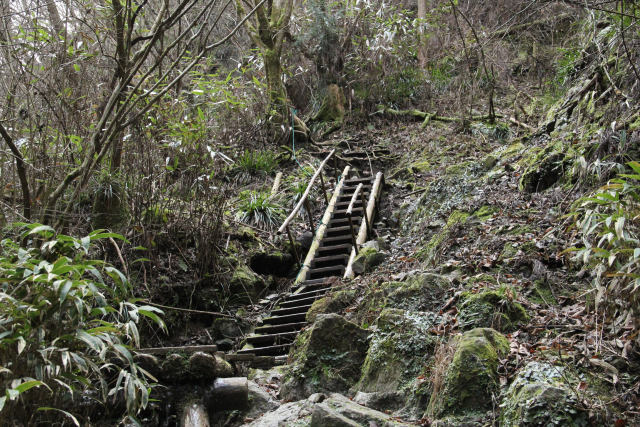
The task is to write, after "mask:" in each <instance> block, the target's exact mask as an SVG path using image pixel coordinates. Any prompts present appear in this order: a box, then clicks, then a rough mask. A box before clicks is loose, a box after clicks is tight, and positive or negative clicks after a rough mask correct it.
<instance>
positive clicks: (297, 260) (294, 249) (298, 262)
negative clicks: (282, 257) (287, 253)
mask: <svg viewBox="0 0 640 427" xmlns="http://www.w3.org/2000/svg"><path fill="white" fill-rule="evenodd" d="M286 230H287V235H288V236H289V243H291V247H292V248H293V255H294V256H295V257H296V264H298V268H300V267H301V265H300V255H298V248H296V242H295V241H294V240H293V236H292V235H291V230H290V229H289V226H288V225H287V228H286Z"/></svg>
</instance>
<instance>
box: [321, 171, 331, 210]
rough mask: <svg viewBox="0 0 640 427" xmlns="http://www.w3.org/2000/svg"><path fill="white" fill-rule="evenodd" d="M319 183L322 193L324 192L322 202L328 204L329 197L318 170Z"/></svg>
mask: <svg viewBox="0 0 640 427" xmlns="http://www.w3.org/2000/svg"><path fill="white" fill-rule="evenodd" d="M320 185H322V194H324V202H325V203H326V204H327V206H329V198H328V197H327V189H326V188H325V187H324V177H323V176H322V172H320Z"/></svg>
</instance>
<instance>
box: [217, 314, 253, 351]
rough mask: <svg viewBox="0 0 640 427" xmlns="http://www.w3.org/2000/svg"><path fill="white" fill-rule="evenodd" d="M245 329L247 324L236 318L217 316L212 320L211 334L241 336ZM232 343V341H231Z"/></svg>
mask: <svg viewBox="0 0 640 427" xmlns="http://www.w3.org/2000/svg"><path fill="white" fill-rule="evenodd" d="M246 330H247V324H245V323H244V322H243V321H241V320H238V319H231V318H226V317H218V318H217V319H215V320H214V321H213V331H212V332H213V335H214V336H216V337H217V336H223V337H225V338H236V337H241V336H243V335H244V334H245V332H246ZM231 345H233V341H231Z"/></svg>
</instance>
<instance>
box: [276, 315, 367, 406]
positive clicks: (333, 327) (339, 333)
mask: <svg viewBox="0 0 640 427" xmlns="http://www.w3.org/2000/svg"><path fill="white" fill-rule="evenodd" d="M367 348H368V332H367V331H366V330H365V329H361V328H360V327H358V326H357V325H355V324H354V323H351V322H349V321H347V320H346V319H345V318H344V317H342V316H339V315H337V314H334V313H331V314H321V315H319V316H317V318H316V321H315V323H314V324H313V326H312V327H311V328H309V329H307V330H306V331H304V332H302V333H301V334H300V335H298V337H297V338H296V341H295V343H294V345H293V348H292V349H291V352H290V353H289V360H290V362H291V364H290V366H289V368H288V370H287V372H286V374H285V376H284V379H283V383H282V387H281V389H280V395H281V397H283V398H285V399H291V400H297V399H301V398H303V397H307V396H309V395H311V394H313V393H319V392H324V393H327V392H340V393H346V392H347V391H348V390H349V388H350V387H351V386H353V385H354V384H355V383H356V382H357V381H358V379H359V378H360V368H361V366H362V363H363V362H364V359H365V357H366V354H367Z"/></svg>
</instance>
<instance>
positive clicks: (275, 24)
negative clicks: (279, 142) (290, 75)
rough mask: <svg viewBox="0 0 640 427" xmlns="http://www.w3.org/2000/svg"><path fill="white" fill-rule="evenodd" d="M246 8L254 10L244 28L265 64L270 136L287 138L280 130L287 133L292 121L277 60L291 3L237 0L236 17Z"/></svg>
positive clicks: (278, 0) (279, 60)
mask: <svg viewBox="0 0 640 427" xmlns="http://www.w3.org/2000/svg"><path fill="white" fill-rule="evenodd" d="M245 5H246V6H247V7H250V8H251V9H254V8H255V9H256V12H255V14H254V15H253V16H252V17H251V19H249V20H247V21H246V25H247V29H248V32H249V36H250V37H251V39H252V40H253V42H254V43H255V44H256V45H257V46H258V48H259V49H260V53H261V54H262V58H263V61H264V71H265V75H266V79H267V92H268V97H269V113H268V117H269V122H270V123H271V129H272V133H273V136H274V138H275V139H278V138H279V137H283V136H286V135H282V129H285V133H286V134H288V129H289V122H290V119H291V116H290V112H289V106H288V103H287V90H286V88H285V86H284V82H283V81H282V73H283V70H282V63H281V59H280V58H281V55H282V47H283V42H284V36H285V34H286V33H287V32H288V29H287V27H288V26H289V21H290V19H291V13H292V11H293V0H268V1H266V2H264V3H262V4H260V0H236V10H237V11H238V15H239V16H244V15H246V13H247V12H248V11H247V10H245ZM258 5H259V6H258ZM256 6H257V7H256ZM283 125H284V126H283ZM302 125H304V123H302ZM296 127H298V126H296ZM305 127H306V126H305Z"/></svg>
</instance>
